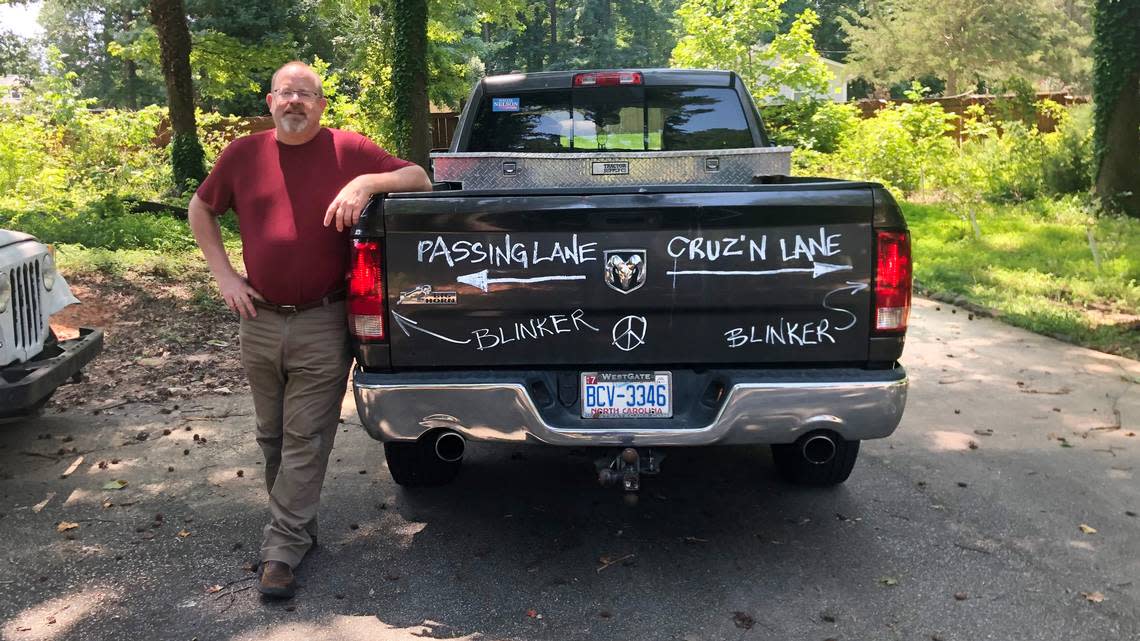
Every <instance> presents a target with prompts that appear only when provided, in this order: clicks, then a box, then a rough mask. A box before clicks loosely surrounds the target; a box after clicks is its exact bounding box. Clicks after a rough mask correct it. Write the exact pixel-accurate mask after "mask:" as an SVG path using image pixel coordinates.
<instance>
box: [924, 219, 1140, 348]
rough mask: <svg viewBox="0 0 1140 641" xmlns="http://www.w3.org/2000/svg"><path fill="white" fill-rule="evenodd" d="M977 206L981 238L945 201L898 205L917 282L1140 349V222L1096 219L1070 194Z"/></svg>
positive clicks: (1063, 332)
mask: <svg viewBox="0 0 1140 641" xmlns="http://www.w3.org/2000/svg"><path fill="white" fill-rule="evenodd" d="M974 207H975V209H974V211H975V216H976V219H977V222H978V226H979V228H980V231H981V237H980V238H976V237H975V235H974V231H973V228H972V226H971V225H970V223H969V221H968V220H967V219H966V217H965V216H964V215H959V214H957V213H955V211H951V210H950V209H949V208H948V207H947V206H945V205H938V204H936V205H926V204H915V203H903V205H902V208H903V212H904V214H905V215H906V219H907V224H908V225H909V226H910V230H911V237H912V245H913V249H912V251H913V254H914V267H915V279H916V281H917V283H918V285H919V286H920V287H921V288H922V289H924V290H927V291H929V292H932V293H936V294H953V295H959V296H963V297H965V298H966V299H967V300H969V301H970V302H972V303H975V304H977V305H980V306H983V307H987V308H990V309H992V310H994V311H996V312H997V313H998V315H999V317H1000V318H1001V319H1002V320H1004V321H1006V322H1008V323H1010V324H1013V325H1017V326H1020V327H1024V328H1026V329H1029V330H1031V331H1034V332H1038V333H1042V334H1047V335H1052V336H1057V337H1060V338H1063V339H1066V340H1069V341H1071V342H1074V343H1077V344H1079V345H1084V346H1087V347H1091V348H1093V349H1098V350H1101V351H1106V352H1111V353H1115V354H1121V355H1124V356H1128V357H1131V358H1136V357H1137V356H1138V355H1140V325H1138V324H1137V323H1138V322H1140V220H1133V219H1127V218H1117V217H1100V218H1094V217H1092V216H1090V215H1089V214H1088V213H1087V212H1086V211H1085V210H1084V208H1083V207H1081V206H1080V203H1079V201H1077V200H1075V199H1073V200H1070V199H1062V200H1040V201H1033V202H1029V203H1024V204H1020V205H988V204H979V205H975V206H974ZM1089 229H1091V230H1092V232H1093V237H1094V239H1095V242H1096V246H1097V250H1098V252H1099V254H1100V268H1099V269H1098V268H1097V265H1096V261H1095V260H1094V258H1093V253H1092V250H1091V248H1090V244H1089V238H1088V231H1089Z"/></svg>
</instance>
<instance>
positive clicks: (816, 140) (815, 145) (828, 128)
mask: <svg viewBox="0 0 1140 641" xmlns="http://www.w3.org/2000/svg"><path fill="white" fill-rule="evenodd" d="M764 122H765V124H766V125H767V127H768V134H769V136H770V137H771V138H772V141H773V142H775V143H776V144H778V145H791V146H793V147H796V148H797V149H811V150H815V151H819V152H822V153H828V154H829V153H834V152H835V151H836V150H838V149H839V148H840V146H842V144H843V143H844V142H846V141H847V139H848V138H850V136H851V134H852V132H854V131H855V129H856V128H857V127H858V126H859V109H858V108H857V107H856V106H855V105H853V104H847V103H836V102H832V101H830V100H811V99H809V100H797V101H795V102H791V103H788V104H785V105H773V106H771V107H765V108H764Z"/></svg>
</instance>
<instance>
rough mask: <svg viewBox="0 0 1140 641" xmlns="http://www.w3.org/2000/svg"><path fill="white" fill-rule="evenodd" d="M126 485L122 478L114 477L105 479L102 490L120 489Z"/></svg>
mask: <svg viewBox="0 0 1140 641" xmlns="http://www.w3.org/2000/svg"><path fill="white" fill-rule="evenodd" d="M126 486H127V482H126V481H124V480H122V479H115V480H114V481H107V482H106V483H104V484H103V489H104V490H121V489H123V488H124V487H126Z"/></svg>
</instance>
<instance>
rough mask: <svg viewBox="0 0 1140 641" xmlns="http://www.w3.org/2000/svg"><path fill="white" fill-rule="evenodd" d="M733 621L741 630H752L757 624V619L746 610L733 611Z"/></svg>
mask: <svg viewBox="0 0 1140 641" xmlns="http://www.w3.org/2000/svg"><path fill="white" fill-rule="evenodd" d="M732 623H733V625H735V626H736V627H738V628H740V629H741V630H751V629H752V626H754V625H756V619H753V618H752V617H751V616H750V615H749V614H747V613H745V612H733V613H732Z"/></svg>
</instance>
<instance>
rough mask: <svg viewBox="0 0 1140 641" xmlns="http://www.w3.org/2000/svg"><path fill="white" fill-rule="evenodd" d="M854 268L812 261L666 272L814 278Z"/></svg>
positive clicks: (673, 274) (672, 273)
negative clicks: (769, 266)
mask: <svg viewBox="0 0 1140 641" xmlns="http://www.w3.org/2000/svg"><path fill="white" fill-rule="evenodd" d="M852 269H854V267H852V266H851V265H834V264H832V263H812V266H811V267H785V268H784V269H760V270H725V271H720V270H716V269H687V270H682V271H668V272H665V274H666V275H668V276H698V275H700V276H772V275H774V274H796V273H800V274H811V277H812V278H819V277H820V276H822V275H824V274H830V273H831V272H846V271H851V270H852Z"/></svg>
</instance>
